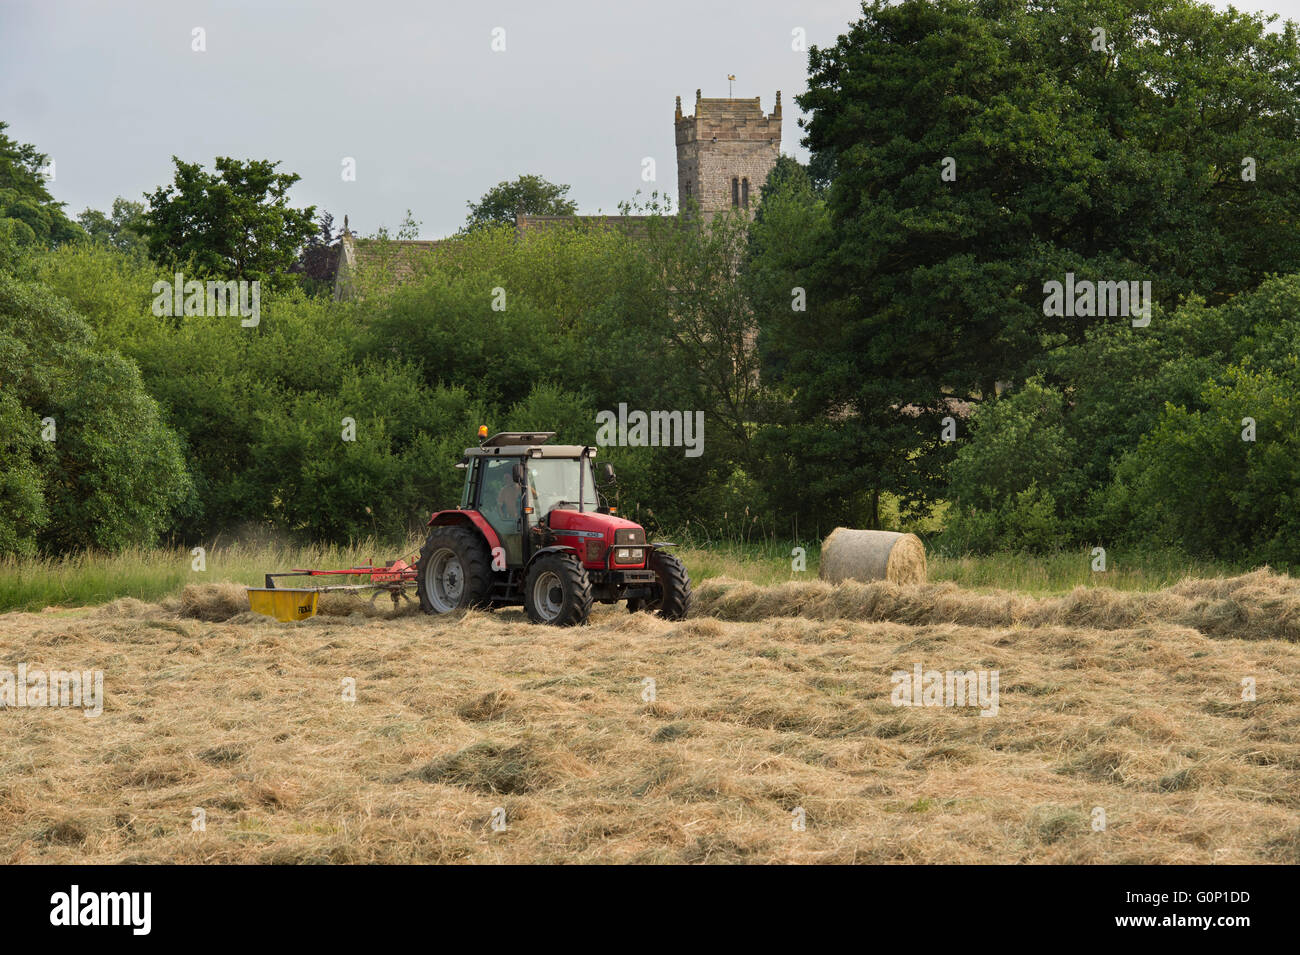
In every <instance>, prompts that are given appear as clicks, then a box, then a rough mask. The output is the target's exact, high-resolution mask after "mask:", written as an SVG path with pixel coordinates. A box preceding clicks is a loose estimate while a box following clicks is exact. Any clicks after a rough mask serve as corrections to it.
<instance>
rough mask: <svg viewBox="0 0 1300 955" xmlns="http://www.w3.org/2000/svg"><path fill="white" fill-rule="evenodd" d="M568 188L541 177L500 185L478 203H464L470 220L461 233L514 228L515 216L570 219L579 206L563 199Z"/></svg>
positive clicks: (490, 190)
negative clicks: (568, 217)
mask: <svg viewBox="0 0 1300 955" xmlns="http://www.w3.org/2000/svg"><path fill="white" fill-rule="evenodd" d="M568 193H569V187H568V186H561V185H556V184H555V183H553V182H548V181H547V180H545V179H543V178H542V177H541V176H533V175H523V176H520V177H519V178H518V179H515V180H514V181H513V182H510V181H506V182H499V183H497V184H496V185H495V186H493V187H492V188H491V189H489V190H488V191H487V192H485V193H483V196H482V198H480V199H479V201H478V202H467V203H465V204H466V205H467V206H469V217H468V218H467V219H466V220H465V226H464V230H463V231H466V232H468V231H470V230H472V229H478V228H481V227H482V226H486V225H514V221H515V214H516V213H518V212H523V213H526V214H528V215H530V216H571V215H573V214H574V213H575V212H577V211H578V205H577V203H575V202H574V201H573V200H571V199H566V198H565V196H567V195H568Z"/></svg>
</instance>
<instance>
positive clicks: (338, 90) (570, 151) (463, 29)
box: [0, 0, 859, 238]
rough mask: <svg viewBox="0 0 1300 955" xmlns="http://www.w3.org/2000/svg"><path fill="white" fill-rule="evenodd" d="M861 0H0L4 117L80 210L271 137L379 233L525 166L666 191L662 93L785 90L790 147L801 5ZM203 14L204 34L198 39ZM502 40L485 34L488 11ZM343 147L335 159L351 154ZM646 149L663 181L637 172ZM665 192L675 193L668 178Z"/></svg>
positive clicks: (588, 191)
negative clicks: (794, 0) (730, 86)
mask: <svg viewBox="0 0 1300 955" xmlns="http://www.w3.org/2000/svg"><path fill="white" fill-rule="evenodd" d="M858 9H859V7H858V3H857V0H814V2H810V3H799V4H797V5H796V4H791V3H789V2H777V0H745V2H731V3H717V4H709V3H705V2H676V0H671V2H655V3H644V4H619V3H611V2H586V0H579V2H575V0H566V2H563V3H552V4H542V3H537V2H535V0H534V2H511V3H483V4H477V5H475V4H470V3H457V4H449V3H438V2H433V3H430V2H424V3H419V2H384V0H368V2H356V0H349V2H338V0H329V2H321V3H306V2H251V0H234V2H231V0H227V2H223V3H215V2H212V3H201V2H190V0H181V2H166V3H162V2H153V3H149V2H125V3H122V2H115V3H89V2H78V3H70V2H60V0H39V2H29V0H20V2H15V0H0V119H3V120H5V121H7V122H8V123H9V124H10V129H9V135H11V136H12V137H14V138H15V139H17V140H19V141H20V142H31V143H34V144H35V145H36V146H37V147H38V148H39V149H41V150H42V151H44V152H47V153H49V154H50V156H51V158H52V159H53V160H54V162H55V173H56V178H55V181H54V182H53V183H51V190H52V191H53V192H54V194H55V196H56V197H57V198H58V199H60V200H62V201H64V202H66V203H67V204H68V210H69V212H70V213H72V214H74V215H75V214H77V213H79V212H80V211H81V210H82V209H84V208H86V207H87V206H92V207H95V208H100V209H105V210H106V209H107V208H108V207H109V206H110V205H111V203H112V201H113V198H114V197H115V196H118V195H122V196H126V197H128V198H133V199H139V198H140V197H141V194H142V193H143V192H144V191H146V190H150V189H153V188H156V187H157V186H159V185H161V184H163V183H166V182H169V181H170V180H171V156H172V154H176V155H178V156H180V157H181V158H182V159H185V160H189V161H201V162H203V163H204V164H205V165H207V166H209V167H210V166H211V163H212V160H213V158H214V157H216V156H218V155H229V156H234V157H238V158H241V159H250V158H258V159H278V160H281V161H282V166H281V168H283V169H288V170H292V171H294V172H297V173H298V174H299V175H301V176H302V181H301V182H300V183H299V184H298V185H297V187H296V188H295V190H294V192H293V198H294V200H295V202H297V203H299V204H304V205H305V204H315V205H317V206H318V207H319V208H321V209H326V210H329V211H331V212H333V213H334V214H335V216H336V219H337V220H338V224H339V225H342V216H343V215H344V213H347V214H348V215H349V216H350V217H351V222H352V226H353V228H354V229H356V230H358V231H360V232H362V233H370V232H373V231H374V230H375V228H376V227H378V226H379V225H381V224H384V225H387V226H389V227H390V228H392V227H395V226H396V225H397V224H398V222H399V221H400V220H401V219H402V217H403V215H404V214H405V211H406V209H407V208H408V207H409V208H410V209H412V210H413V211H414V213H415V217H416V219H417V220H420V221H421V222H422V223H423V226H422V229H421V234H422V236H424V237H430V238H431V237H438V236H442V235H447V234H449V233H451V232H454V231H455V230H456V229H457V228H458V227H459V226H460V225H461V224H462V223H463V222H464V219H465V214H466V209H465V202H466V200H467V199H477V198H478V197H479V196H481V195H482V194H483V193H484V192H485V191H486V190H487V189H488V188H490V187H491V186H493V185H495V184H496V183H497V182H499V181H501V180H503V179H511V178H514V177H515V176H517V175H519V174H521V173H537V174H540V175H543V176H545V177H547V178H548V179H551V180H552V181H555V182H561V183H568V184H570V185H571V186H572V187H573V188H572V190H571V192H570V197H571V198H573V199H574V200H576V201H577V203H578V206H579V211H582V212H596V211H598V210H602V209H603V210H604V211H607V212H614V211H616V206H617V203H618V202H619V201H620V200H624V199H630V198H631V197H632V196H633V194H634V193H635V191H636V190H637V189H638V188H643V187H644V188H645V189H646V190H648V189H649V188H654V187H658V188H660V189H667V190H668V191H669V192H670V193H675V192H676V185H675V184H676V161H675V158H674V157H675V147H674V143H673V126H672V119H673V97H674V96H676V95H680V96H681V97H682V102H683V107H684V108H685V109H687V110H688V111H689V110H690V108H691V104H692V103H693V101H694V98H695V90H696V88H697V87H700V88H703V90H704V95H705V96H725V95H727V80H726V76H727V74H728V73H735V74H736V76H737V82H736V85H735V95H737V96H760V97H761V98H762V106H763V109H764V110H765V111H768V110H770V109H771V107H772V101H773V97H774V95H775V92H776V90H778V89H780V90H782V103H783V107H784V115H785V123H784V128H783V135H784V142H783V143H782V146H783V149H784V150H785V151H786V152H792V153H794V154H795V155H798V156H800V157H801V158H806V151H805V150H803V149H802V147H800V146H799V145H798V140H799V138H800V136H801V132H800V130H799V129H798V128H797V126H796V125H795V121H796V119H797V118H798V115H799V113H798V109H797V107H796V106H795V104H794V102H793V97H794V95H795V94H796V93H798V92H800V91H801V90H802V89H804V87H805V75H806V65H807V58H806V54H804V53H798V52H795V51H794V50H792V49H791V42H792V40H791V31H792V30H794V29H795V28H796V27H802V28H804V30H805V31H806V33H807V37H808V42H809V43H828V42H832V41H833V40H834V38H835V37H836V36H837V35H838V34H839V33H840V32H842V30H843V28H844V27H845V25H846V24H847V23H849V22H850V21H851V20H852V19H854V18H855V16H856V15H857V13H858ZM195 27H202V28H203V29H204V30H205V31H206V43H207V51H206V52H204V53H196V52H194V51H192V50H191V43H192V37H191V31H192V30H193V29H194V28H195ZM495 27H503V28H504V29H505V31H506V33H505V39H506V50H505V52H504V53H495V52H493V51H492V49H491V43H492V30H493V28H495ZM346 156H351V157H355V159H356V168H357V176H356V181H355V182H344V181H342V178H341V175H340V172H341V168H342V167H341V162H342V159H343V157H346ZM646 156H650V157H653V158H654V159H655V161H656V165H657V170H656V171H657V182H656V183H654V184H649V185H647V184H646V183H643V182H642V180H641V160H642V158H643V157H646ZM674 198H675V196H674Z"/></svg>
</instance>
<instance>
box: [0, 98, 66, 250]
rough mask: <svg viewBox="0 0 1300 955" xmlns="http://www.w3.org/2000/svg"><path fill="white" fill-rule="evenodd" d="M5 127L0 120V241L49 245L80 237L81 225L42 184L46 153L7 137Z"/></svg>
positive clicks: (19, 244) (46, 163)
mask: <svg viewBox="0 0 1300 955" xmlns="http://www.w3.org/2000/svg"><path fill="white" fill-rule="evenodd" d="M8 128H9V124H8V123H4V122H0V242H6V243H8V244H10V245H16V246H24V245H42V246H49V245H58V244H59V243H62V242H68V241H70V240H72V239H76V238H79V237H80V236H81V235H82V231H81V229H80V228H78V226H77V225H76V223H74V222H72V221H71V220H69V219H68V217H67V215H66V214H65V213H64V211H63V206H64V203H62V202H55V201H54V197H53V196H52V195H50V192H49V189H47V188H46V186H45V183H46V172H45V170H46V169H47V168H49V156H47V155H46V154H45V153H42V152H40V151H39V150H37V148H36V147H35V146H32V145H30V144H24V143H18V142H15V141H14V140H12V139H10V138H9V137H8V136H7V135H6V134H5V130H6V129H8Z"/></svg>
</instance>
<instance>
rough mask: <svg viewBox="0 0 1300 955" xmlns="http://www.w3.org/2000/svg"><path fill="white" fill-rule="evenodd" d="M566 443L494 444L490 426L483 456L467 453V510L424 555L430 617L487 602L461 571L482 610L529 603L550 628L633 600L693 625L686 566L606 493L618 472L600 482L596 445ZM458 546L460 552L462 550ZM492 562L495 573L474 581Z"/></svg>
mask: <svg viewBox="0 0 1300 955" xmlns="http://www.w3.org/2000/svg"><path fill="white" fill-rule="evenodd" d="M554 436H555V434H554V432H550V431H541V432H521V431H507V432H501V433H499V434H495V435H493V436H492V437H487V435H486V429H480V437H481V439H482V440H481V441H480V443H479V445H478V447H475V448H467V449H466V451H465V457H464V458H463V459H462V460H461V462H460V464H458V465H457V466H458V467H461V468H464V469H465V485H464V490H463V492H462V494H461V501H460V507H459V508H458V509H456V510H454V511H439V512H438V513H436V514H434V515H433V517H432V518H430V520H429V525H430V528H431V531H430V536H429V539H428V541H426V545H425V550H427V551H429V555H428V559H427V560H426V555H425V553H424V551H422V552H421V564H420V566H421V573H420V575H419V577H418V580H419V582H420V587H419V590H420V594H421V604H422V606H424V607H425V610H426V612H430V613H433V612H446V611H447V610H451V609H457V608H459V607H461V606H467V605H475V604H474V603H471V604H465V603H464V602H463V601H462V599H461V597H462V596H464V594H462V592H461V591H458V590H457V589H456V586H457V581H456V580H455V579H454V578H456V577H457V574H459V577H460V582H461V584H463V585H464V586H465V587H466V588H467V589H466V590H465V591H464V593H465V594H469V595H470V597H472V598H473V600H474V601H476V602H477V604H481V605H487V606H491V605H494V604H507V605H509V604H519V603H523V604H524V606H525V608H526V609H527V610H528V613H529V616H530V617H532V618H533V619H534V620H536V621H538V622H545V623H580V622H582V621H583V620H585V619H586V615H587V612H588V611H589V610H590V605H591V601H592V600H599V601H601V602H603V603H614V602H616V601H619V600H626V601H627V602H628V606H629V608H630V609H632V610H639V609H643V608H644V609H659V610H660V612H661V613H663V614H664V615H665V616H669V615H673V616H684V615H685V612H686V609H687V607H688V605H689V598H690V581H689V578H687V576H686V571H685V568H684V567H682V566H681V563H680V561H678V560H677V558H675V557H673V556H672V555H670V554H667V553H661V551H662V549H663V548H665V547H670V546H672V545H670V544H666V543H655V544H650V543H649V542H648V541H647V540H646V533H645V530H644V529H643V528H642V527H641V526H640V525H639V524H636V523H634V522H633V521H628V520H624V519H622V518H620V517H618V516H617V515H616V511H617V509H616V508H615V507H613V506H611V504H610V502H609V500H608V499H607V497H606V496H605V493H607V492H609V491H610V490H611V489H612V488H613V486H614V483H615V477H614V471H613V468H611V467H609V466H608V465H606V466H605V468H604V469H602V474H603V480H598V476H597V469H596V466H595V457H596V453H597V449H596V448H593V447H589V446H585V445H552V444H549V443H548V442H549V441H550V440H551V438H553V437H554ZM603 492H604V493H603ZM453 530H455V531H456V533H452V531H453ZM452 537H455V538H457V539H458V541H459V544H460V545H461V546H460V547H459V548H456V547H452V546H451V541H450V538H452ZM435 538H437V540H435ZM431 545H432V546H431ZM453 551H456V552H457V553H454V554H453ZM484 554H486V555H487V558H488V571H487V574H486V576H483V575H479V574H477V573H475V574H473V575H471V574H470V569H472V568H473V565H475V564H476V563H477V560H478V559H480V558H482V557H483V555H484ZM453 557H454V558H455V560H454V561H453V560H452V558H453ZM440 562H441V563H440ZM444 564H445V565H446V566H444ZM453 564H454V566H453ZM467 568H468V569H467ZM665 574H666V575H667V577H666V578H665ZM426 576H428V577H429V579H428V580H427V581H426ZM470 576H473V579H472V580H471V579H469V578H470ZM665 579H667V588H668V593H669V599H668V600H667V603H666V604H665V603H664V593H665V590H664V588H665ZM440 581H441V584H442V585H444V590H445V592H444V593H441V596H440V591H439V586H440ZM448 587H449V588H450V589H447V588H448ZM426 591H427V592H428V594H429V595H430V596H429V599H428V600H427V601H426V599H425V595H426ZM584 595H585V597H584ZM466 599H469V597H467V598H466ZM584 600H585V609H584Z"/></svg>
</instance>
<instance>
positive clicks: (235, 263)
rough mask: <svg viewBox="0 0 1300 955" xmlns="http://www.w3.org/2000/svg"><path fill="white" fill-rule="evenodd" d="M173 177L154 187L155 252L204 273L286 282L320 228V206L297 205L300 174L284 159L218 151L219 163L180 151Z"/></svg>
mask: <svg viewBox="0 0 1300 955" xmlns="http://www.w3.org/2000/svg"><path fill="white" fill-rule="evenodd" d="M172 162H173V163H174V164H175V166H176V175H175V180H174V182H173V183H172V184H171V185H169V186H163V187H160V188H158V189H156V190H155V191H154V192H152V193H150V194H148V195H147V196H146V198H147V199H148V200H149V211H148V212H147V213H146V214H145V220H146V222H147V233H148V237H149V254H150V255H151V256H152V257H153V259H154V261H156V262H158V263H159V264H161V265H165V266H168V267H173V268H189V269H192V270H194V271H195V272H197V273H199V274H201V275H210V276H221V277H224V278H230V279H242V280H247V281H261V282H264V283H266V284H268V285H277V284H283V283H284V282H285V281H286V280H287V277H288V275H289V271H290V269H291V268H292V266H293V264H294V262H295V261H296V260H297V259H298V256H299V254H300V252H301V251H302V248H303V246H304V245H305V244H306V243H307V242H308V240H309V239H311V238H312V237H313V236H314V235H315V234H316V224H315V222H314V217H315V215H316V207H315V206H308V207H307V208H305V209H294V208H293V207H292V206H290V204H289V195H288V193H289V189H290V187H292V186H293V184H294V183H296V182H297V181H298V180H299V179H300V178H301V177H300V176H298V175H297V174H296V173H283V172H276V171H275V167H276V166H278V165H279V163H278V162H271V161H269V160H249V161H247V162H243V161H241V160H238V159H230V158H227V157H224V156H219V157H217V160H216V171H215V172H213V173H209V172H206V171H205V170H204V169H203V168H202V167H201V166H200V165H199V164H198V163H187V162H182V161H181V160H180V159H178V158H176V157H175V156H173V157H172Z"/></svg>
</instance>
